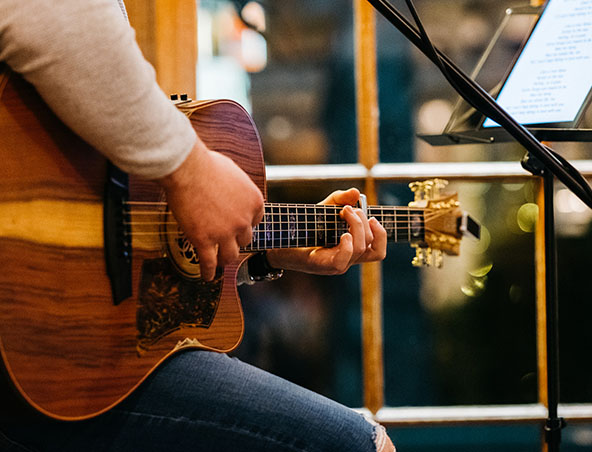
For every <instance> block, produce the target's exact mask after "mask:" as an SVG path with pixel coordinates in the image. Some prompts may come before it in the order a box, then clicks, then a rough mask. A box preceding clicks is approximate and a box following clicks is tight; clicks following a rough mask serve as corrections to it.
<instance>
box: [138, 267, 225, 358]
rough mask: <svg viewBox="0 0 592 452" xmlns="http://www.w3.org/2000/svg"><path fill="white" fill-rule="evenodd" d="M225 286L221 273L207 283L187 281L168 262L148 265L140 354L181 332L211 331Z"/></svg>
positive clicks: (143, 288)
mask: <svg viewBox="0 0 592 452" xmlns="http://www.w3.org/2000/svg"><path fill="white" fill-rule="evenodd" d="M223 282H224V274H223V272H222V271H220V270H218V272H217V273H216V277H215V278H214V280H213V281H210V282H206V281H203V280H202V279H200V278H197V279H189V278H185V277H183V276H182V275H180V274H179V272H178V271H177V269H176V268H175V266H173V265H172V264H171V262H170V261H169V259H167V258H158V259H150V260H146V261H144V263H143V265H142V275H141V279H140V292H139V296H138V308H137V313H136V323H137V328H138V344H137V349H138V353H139V354H142V352H143V351H147V350H149V348H150V346H152V345H154V344H155V343H157V342H158V341H159V340H160V339H161V338H163V337H164V336H167V335H169V334H171V333H172V332H174V331H177V330H178V329H180V328H183V327H190V328H197V327H201V328H209V327H210V325H211V324H212V321H213V320H214V317H215V315H216V311H217V309H218V304H219V302H220V294H221V290H222V284H223Z"/></svg>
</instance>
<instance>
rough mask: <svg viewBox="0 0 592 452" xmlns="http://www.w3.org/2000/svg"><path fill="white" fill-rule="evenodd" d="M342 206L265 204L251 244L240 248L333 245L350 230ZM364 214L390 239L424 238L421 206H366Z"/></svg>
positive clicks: (259, 248)
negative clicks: (384, 230)
mask: <svg viewBox="0 0 592 452" xmlns="http://www.w3.org/2000/svg"><path fill="white" fill-rule="evenodd" d="M342 209H343V206H327V205H319V204H276V203H267V204H265V215H264V217H263V220H262V221H261V223H259V224H258V225H257V226H256V227H255V228H254V229H253V238H252V240H251V243H250V244H249V245H247V246H246V247H244V248H243V250H245V251H261V250H267V249H272V248H301V247H310V246H322V247H332V246H335V245H337V244H338V243H339V239H340V237H341V235H342V234H343V233H345V232H347V231H348V229H349V227H348V225H347V223H346V222H345V220H343V219H342V218H341V217H340V216H339V212H341V210H342ZM367 214H368V218H370V217H375V218H376V219H377V220H378V221H379V222H380V223H381V224H382V226H383V227H384V228H385V229H386V232H387V236H388V240H389V241H391V242H411V241H416V240H417V241H420V240H423V237H424V231H425V226H424V225H425V223H424V210H423V209H419V208H410V207H385V206H369V207H368V213H367Z"/></svg>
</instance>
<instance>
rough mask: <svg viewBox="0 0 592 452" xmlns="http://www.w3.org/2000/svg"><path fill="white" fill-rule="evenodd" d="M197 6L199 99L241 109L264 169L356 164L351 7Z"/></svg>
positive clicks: (218, 0) (341, 0)
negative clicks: (258, 143) (250, 122)
mask: <svg viewBox="0 0 592 452" xmlns="http://www.w3.org/2000/svg"><path fill="white" fill-rule="evenodd" d="M253 5H257V6H253ZM199 6H200V10H199V27H200V39H199V43H200V44H199V49H200V54H199V65H198V88H199V89H198V93H199V97H200V98H212V97H230V98H233V99H235V100H237V101H239V102H240V103H241V104H243V105H244V106H245V107H246V108H247V109H248V110H249V111H250V112H251V113H252V115H253V118H254V120H255V123H256V124H257V127H258V129H259V132H260V135H261V140H262V143H263V149H264V154H265V160H266V163H268V164H282V165H285V164H319V163H336V162H348V163H354V162H355V161H356V160H357V141H356V135H357V134H356V123H355V91H354V73H353V50H352V49H353V34H352V23H353V18H352V14H353V13H352V7H351V0H337V1H335V0H332V1H320V2H319V1H316V0H288V1H286V0H284V1H282V2H254V1H248V0H240V1H229V0H227V1H223V0H202V1H201V2H200V3H199ZM257 11H259V12H257ZM255 24H260V25H259V27H258V28H259V29H258V31H254V30H253V25H255Z"/></svg>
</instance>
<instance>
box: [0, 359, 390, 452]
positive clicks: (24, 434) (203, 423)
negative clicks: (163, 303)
mask: <svg viewBox="0 0 592 452" xmlns="http://www.w3.org/2000/svg"><path fill="white" fill-rule="evenodd" d="M0 450H2V451H5V450H6V451H19V452H20V451H35V452H44V451H60V452H69V451H71V452H74V451H76V452H80V451H88V452H90V451H100V452H106V451H109V452H117V451H122V452H123V451H125V452H134V451H142V452H150V451H167V452H174V451H182V452H190V451H220V452H242V451H245V452H247V451H249V452H265V451H274V452H281V451H286V452H287V451H291V452H295V451H307V452H321V451H323V452H328V451H339V452H347V451H352V452H353V451H355V452H366V451H368V452H375V451H378V452H390V451H394V447H393V446H392V443H391V442H390V440H389V439H388V437H387V436H386V433H385V431H384V428H382V427H381V426H379V425H377V424H374V423H372V422H370V421H367V420H366V419H365V418H364V417H363V416H362V415H361V414H358V413H356V412H355V411H353V410H351V409H349V408H347V407H344V406H343V405H340V404H338V403H336V402H333V401H331V400H329V399H327V398H325V397H322V396H320V395H318V394H315V393H313V392H311V391H308V390H306V389H303V388H301V387H299V386H297V385H294V384H292V383H289V382H287V381H286V380H283V379H281V378H279V377H276V376H274V375H271V374H269V373H267V372H265V371H262V370H260V369H257V368H255V367H253V366H250V365H248V364H245V363H243V362H241V361H239V360H238V359H236V358H230V357H228V356H226V355H223V354H217V353H212V352H205V351H188V352H184V353H179V354H177V355H175V356H174V357H172V358H171V359H169V360H168V361H166V362H165V363H164V364H163V365H161V366H160V368H159V369H158V370H157V371H156V372H155V373H154V374H153V375H151V376H150V377H149V378H148V379H147V380H146V381H145V382H144V383H143V384H142V385H141V386H140V387H139V388H138V389H137V390H136V391H135V392H134V393H133V394H132V395H131V396H130V397H128V398H127V399H126V400H125V401H124V402H122V403H121V404H119V405H118V406H117V407H115V408H113V409H112V410H110V411H109V412H107V413H106V414H103V415H101V416H98V417H96V418H94V419H91V420H87V421H80V422H59V421H53V420H48V419H45V418H41V417H39V418H37V419H36V420H35V421H33V422H30V421H29V422H27V423H26V424H24V423H23V422H8V423H3V424H2V425H0Z"/></svg>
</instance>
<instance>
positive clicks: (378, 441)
mask: <svg viewBox="0 0 592 452" xmlns="http://www.w3.org/2000/svg"><path fill="white" fill-rule="evenodd" d="M364 419H366V421H368V422H369V423H370V424H372V426H373V427H374V432H373V434H372V440H373V441H374V446H375V448H376V452H396V449H395V445H394V444H393V442H392V441H391V439H390V437H389V436H388V434H387V433H386V429H385V428H384V427H383V426H382V425H380V424H379V423H378V422H376V421H375V420H374V419H371V418H370V417H369V416H367V415H364Z"/></svg>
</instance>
